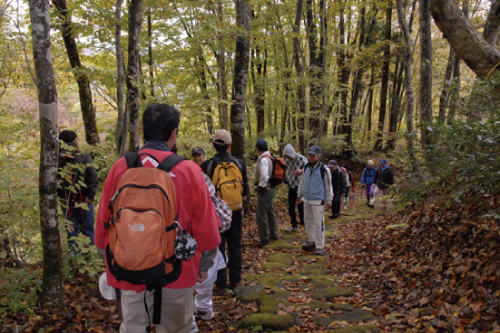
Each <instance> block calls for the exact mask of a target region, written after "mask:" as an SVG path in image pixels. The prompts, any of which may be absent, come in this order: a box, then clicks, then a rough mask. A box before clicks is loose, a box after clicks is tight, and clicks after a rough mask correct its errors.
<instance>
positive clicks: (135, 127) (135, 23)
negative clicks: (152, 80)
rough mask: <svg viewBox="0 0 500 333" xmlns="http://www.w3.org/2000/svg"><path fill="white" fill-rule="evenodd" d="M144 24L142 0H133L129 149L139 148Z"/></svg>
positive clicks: (129, 43)
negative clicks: (142, 32) (140, 82)
mask: <svg viewBox="0 0 500 333" xmlns="http://www.w3.org/2000/svg"><path fill="white" fill-rule="evenodd" d="M141 26H142V0H131V1H130V5H129V15H128V30H129V31H128V37H129V38H128V67H127V77H126V82H127V108H128V112H129V114H130V124H129V126H130V127H129V138H130V142H129V151H131V152H135V151H138V150H139V87H138V76H139V70H140V68H139V64H140V60H139V57H140V55H139V38H140V33H141Z"/></svg>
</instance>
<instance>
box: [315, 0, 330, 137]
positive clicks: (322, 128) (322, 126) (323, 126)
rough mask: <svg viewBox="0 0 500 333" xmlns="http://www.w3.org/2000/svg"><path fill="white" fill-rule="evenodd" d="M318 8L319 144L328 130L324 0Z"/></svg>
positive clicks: (326, 39) (326, 36) (326, 37)
mask: <svg viewBox="0 0 500 333" xmlns="http://www.w3.org/2000/svg"><path fill="white" fill-rule="evenodd" d="M319 8H320V42H319V54H318V61H317V66H318V68H319V69H320V73H319V75H320V77H319V79H318V82H319V87H320V96H321V112H320V115H319V128H318V140H317V145H318V146H319V145H321V138H322V136H323V133H326V132H327V131H328V118H326V115H327V114H328V115H329V112H328V109H327V108H326V83H325V80H324V77H325V75H326V56H325V49H326V46H327V43H328V35H327V13H326V1H325V0H320V2H319Z"/></svg>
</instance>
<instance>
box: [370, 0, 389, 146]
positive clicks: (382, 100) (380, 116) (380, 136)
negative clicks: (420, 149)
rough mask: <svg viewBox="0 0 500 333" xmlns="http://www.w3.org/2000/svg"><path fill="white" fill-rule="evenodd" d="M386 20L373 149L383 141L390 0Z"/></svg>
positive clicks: (387, 80) (387, 76)
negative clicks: (375, 136)
mask: <svg viewBox="0 0 500 333" xmlns="http://www.w3.org/2000/svg"><path fill="white" fill-rule="evenodd" d="M385 17H386V20H385V27H384V31H385V32H384V40H385V45H384V61H383V65H382V86H381V89H380V110H379V114H378V131H377V140H376V141H375V145H374V147H373V150H375V151H381V150H382V144H383V141H384V125H385V114H386V112H387V90H388V87H389V68H390V61H391V59H390V58H391V46H390V41H391V20H392V0H389V1H388V3H387V9H386V16H385Z"/></svg>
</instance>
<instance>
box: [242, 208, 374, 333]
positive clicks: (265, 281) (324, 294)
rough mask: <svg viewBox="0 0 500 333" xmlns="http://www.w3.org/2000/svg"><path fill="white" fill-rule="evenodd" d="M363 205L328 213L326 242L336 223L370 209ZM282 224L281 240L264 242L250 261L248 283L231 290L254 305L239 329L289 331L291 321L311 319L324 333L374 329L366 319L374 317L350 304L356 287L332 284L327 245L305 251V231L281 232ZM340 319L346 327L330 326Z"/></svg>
mask: <svg viewBox="0 0 500 333" xmlns="http://www.w3.org/2000/svg"><path fill="white" fill-rule="evenodd" d="M356 207H359V208H361V209H360V210H359V209H356ZM363 207H364V205H362V203H358V204H356V205H354V204H351V208H350V209H349V210H346V211H344V210H343V211H342V213H343V214H342V215H341V217H340V218H339V219H336V220H331V219H329V218H328V215H329V214H330V212H327V213H326V214H325V215H326V216H325V238H326V239H325V244H329V240H330V241H331V240H332V238H334V237H335V234H336V232H337V231H338V229H337V226H338V225H339V223H348V221H349V220H352V219H357V218H363V214H364V216H365V217H366V216H367V214H369V210H368V209H367V208H366V209H364V208H363ZM350 210H351V211H350ZM355 215H358V216H355ZM285 227H286V226H284V225H282V229H281V230H280V232H281V239H280V240H277V241H274V242H273V243H272V244H270V245H268V246H266V247H264V248H263V249H262V251H261V252H263V254H262V255H261V256H259V257H258V259H257V260H255V259H254V260H253V262H252V265H255V269H254V271H255V272H256V273H255V274H246V275H245V276H244V279H245V281H246V284H245V285H244V286H239V287H237V288H235V289H234V294H235V296H236V297H237V298H238V299H239V300H240V301H241V302H247V303H251V302H256V304H257V308H256V309H255V310H254V312H255V313H252V314H250V315H248V316H246V317H244V318H243V320H242V321H241V322H240V329H243V328H246V329H249V330H251V331H260V330H266V331H273V332H280V331H283V332H290V331H294V326H301V327H303V326H304V325H307V324H308V323H311V327H316V328H317V327H318V325H319V326H320V327H323V328H324V331H325V332H336V333H342V332H378V329H377V327H376V326H375V325H373V324H370V323H369V322H370V321H372V322H373V321H375V320H377V317H376V316H374V315H373V314H372V313H371V312H369V311H365V310H363V309H360V308H356V307H355V306H353V305H351V304H350V302H349V300H350V298H351V297H352V296H353V295H354V292H353V291H351V290H348V289H345V288H343V287H341V286H339V285H338V284H337V283H336V281H337V280H338V279H339V277H337V276H332V275H331V274H329V271H328V267H327V266H328V264H329V260H330V256H329V255H328V250H327V249H325V254H324V255H323V256H318V255H315V254H314V252H305V251H303V250H302V244H304V242H305V241H306V238H307V235H306V232H305V230H304V229H303V228H300V230H299V231H297V232H285V231H284V229H285ZM339 322H340V323H342V322H343V323H345V325H343V326H347V327H344V328H340V329H339V328H337V329H333V328H331V327H330V328H329V326H330V324H332V323H337V324H338V323H339ZM335 326H336V327H338V326H339V325H335Z"/></svg>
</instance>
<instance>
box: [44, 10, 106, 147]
mask: <svg viewBox="0 0 500 333" xmlns="http://www.w3.org/2000/svg"><path fill="white" fill-rule="evenodd" d="M52 2H53V3H54V5H55V6H56V8H57V10H58V11H59V18H60V19H61V20H62V21H63V22H62V24H61V34H62V37H63V40H64V46H65V48H66V54H67V55H68V59H69V63H70V65H71V68H73V73H74V75H75V78H76V82H77V84H78V94H79V97H80V107H81V109H82V117H83V124H84V127H85V140H86V141H87V143H88V144H91V145H96V144H98V143H99V133H98V131H97V123H96V116H95V112H96V110H95V106H94V103H93V102H92V90H91V89H90V82H89V78H88V76H87V74H85V73H84V72H85V70H84V69H83V68H82V63H81V62H80V55H79V54H78V48H77V47H76V40H75V37H74V36H72V34H73V27H72V26H73V24H72V22H71V18H70V17H69V10H68V4H67V3H66V0H53V1H52Z"/></svg>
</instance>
